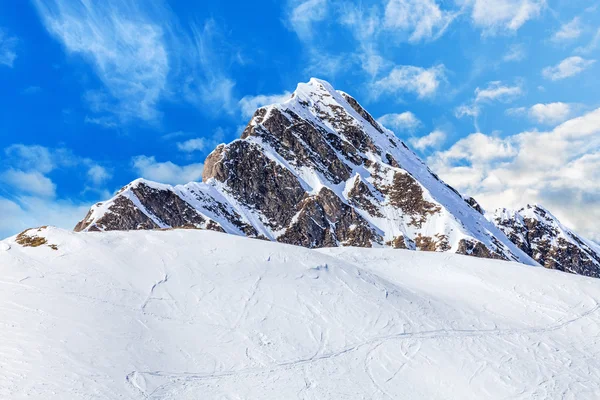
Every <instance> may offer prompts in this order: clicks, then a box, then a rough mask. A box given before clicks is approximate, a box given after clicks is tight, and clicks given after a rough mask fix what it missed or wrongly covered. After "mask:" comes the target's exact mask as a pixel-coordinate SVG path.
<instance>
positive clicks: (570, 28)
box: [551, 17, 582, 43]
mask: <svg viewBox="0 0 600 400" xmlns="http://www.w3.org/2000/svg"><path fill="white" fill-rule="evenodd" d="M581 33H582V29H581V20H580V19H579V17H575V18H573V19H572V20H571V21H569V22H567V23H566V24H563V25H562V26H561V27H560V29H559V30H558V31H556V32H554V34H553V35H552V38H551V40H552V41H553V42H556V43H564V42H567V41H570V40H574V39H577V38H578V37H579V36H580V35H581Z"/></svg>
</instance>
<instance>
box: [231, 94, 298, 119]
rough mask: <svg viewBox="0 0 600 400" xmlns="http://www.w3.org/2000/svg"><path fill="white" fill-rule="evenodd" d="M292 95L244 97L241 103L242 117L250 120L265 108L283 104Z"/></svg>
mask: <svg viewBox="0 0 600 400" xmlns="http://www.w3.org/2000/svg"><path fill="white" fill-rule="evenodd" d="M291 96H292V94H291V93H290V92H288V91H286V92H284V93H282V94H271V95H263V94H261V95H258V96H244V97H243V98H242V99H241V100H240V101H239V105H240V110H241V111H242V117H244V118H250V117H252V115H254V112H255V111H256V110H257V109H258V108H260V107H263V106H267V105H271V104H276V103H283V102H284V101H286V100H288V99H290V97H291Z"/></svg>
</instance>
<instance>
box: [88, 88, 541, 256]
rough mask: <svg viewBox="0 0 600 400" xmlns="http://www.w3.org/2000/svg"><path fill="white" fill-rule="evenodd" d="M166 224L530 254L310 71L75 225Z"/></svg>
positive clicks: (323, 243)
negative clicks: (193, 170)
mask: <svg viewBox="0 0 600 400" xmlns="http://www.w3.org/2000/svg"><path fill="white" fill-rule="evenodd" d="M479 208H480V207H479ZM172 227H194V228H198V229H212V230H218V231H221V232H227V233H230V234H235V235H243V236H250V237H256V238H261V239H268V240H273V241H279V242H284V243H290V244H296V245H301V246H306V247H332V246H360V247H394V248H405V249H411V250H421V251H439V252H442V251H449V252H454V253H460V254H467V255H472V256H478V257H487V258H498V259H505V260H516V261H520V262H523V263H527V264H535V262H534V261H533V260H532V259H531V258H530V257H529V256H527V254H525V253H524V252H523V251H521V250H520V249H519V248H518V247H517V246H515V245H514V244H513V243H512V242H511V241H510V240H508V238H507V237H506V236H505V235H504V234H503V233H502V232H501V231H500V230H498V229H497V228H496V226H495V225H494V224H492V223H490V222H489V221H488V220H487V219H486V218H485V217H484V216H483V215H482V213H481V212H480V210H477V206H476V202H468V200H465V199H463V197H462V196H461V195H460V194H459V193H458V192H457V191H456V190H454V189H453V188H451V187H450V186H448V185H447V184H445V183H444V182H443V181H441V180H440V179H439V177H437V176H436V175H435V174H433V173H432V172H431V171H430V170H429V168H427V166H426V165H425V164H424V163H423V162H422V161H421V160H420V159H419V158H418V157H417V156H416V155H415V154H414V153H413V152H412V151H410V150H409V149H408V147H407V146H406V145H405V144H404V143H403V142H402V141H401V140H399V139H398V138H397V137H396V136H395V135H394V134H393V132H391V131H389V130H387V129H385V128H384V127H382V126H381V125H380V124H379V123H377V122H376V121H375V119H374V118H373V117H372V116H371V115H370V114H369V113H368V112H367V111H366V109H365V108H363V107H362V106H361V105H360V104H359V102H358V101H357V100H356V99H354V98H353V97H351V96H350V95H348V94H347V93H345V92H341V91H337V90H335V89H334V88H333V86H332V85H330V84H329V83H328V82H326V81H323V80H320V79H316V78H312V79H311V80H310V81H309V82H307V83H300V84H299V85H298V87H297V89H296V91H295V92H294V95H293V96H292V97H291V98H290V99H288V100H286V101H284V102H282V103H279V104H273V105H270V106H266V107H262V108H259V109H258V110H257V111H256V112H255V113H254V115H253V116H252V119H251V120H250V122H249V124H248V126H247V127H246V129H245V130H244V132H243V134H242V136H241V138H240V139H237V140H234V141H233V142H231V143H229V144H223V145H219V146H218V147H217V148H216V149H215V150H214V151H213V152H211V153H210V154H209V155H208V157H207V159H206V161H205V163H204V173H203V182H191V183H189V184H187V185H179V186H175V187H172V186H169V185H161V184H157V183H155V182H150V181H146V180H136V181H134V182H132V183H131V184H130V185H128V186H126V187H125V190H123V191H121V192H119V193H118V194H117V195H116V196H115V197H114V198H112V199H110V200H109V201H107V202H104V203H102V204H100V205H97V206H95V207H94V208H93V209H92V210H91V211H90V213H89V214H88V216H87V217H86V218H85V219H84V220H83V221H82V222H80V224H78V226H77V228H76V229H77V230H115V229H119V230H128V229H158V228H172Z"/></svg>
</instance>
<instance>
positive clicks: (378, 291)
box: [0, 228, 600, 400]
mask: <svg viewBox="0 0 600 400" xmlns="http://www.w3.org/2000/svg"><path fill="white" fill-rule="evenodd" d="M37 234H38V235H43V236H44V237H46V239H47V240H48V243H49V244H54V245H56V246H57V247H58V250H52V249H51V248H50V247H48V246H41V247H37V248H23V247H21V246H20V245H18V244H16V243H15V242H14V239H8V240H7V241H4V242H0V248H2V251H0V270H1V274H0V321H1V322H0V323H1V324H2V325H1V327H0V398H10V399H24V398H27V399H65V398H69V399H118V398H121V399H178V400H179V399H198V398H202V399H341V398H343V399H403V398H410V399H482V398H486V399H489V398H491V399H506V398H510V399H535V398H539V399H549V398H552V399H554V398H557V399H558V398H560V399H597V398H600V338H599V333H600V310H599V308H600V306H599V303H600V280H597V279H590V278H584V277H580V276H574V275H569V274H565V273H560V272H557V271H549V270H545V269H542V268H538V267H529V266H524V265H520V264H515V263H508V262H502V261H493V260H483V259H476V258H470V257H463V256H457V255H449V254H434V253H421V252H412V251H402V250H384V249H374V250H371V249H353V248H338V249H323V250H318V251H315V250H308V249H303V248H298V247H293V246H286V245H281V244H277V243H270V242H264V241H260V240H252V239H245V238H240V237H234V236H231V235H224V234H219V233H215V232H209V231H190V230H182V231H162V232H161V231H141V232H110V233H85V234H75V233H71V232H66V231H62V230H58V229H54V228H48V229H45V230H42V231H41V232H40V233H37Z"/></svg>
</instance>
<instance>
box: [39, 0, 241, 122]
mask: <svg viewBox="0 0 600 400" xmlns="http://www.w3.org/2000/svg"><path fill="white" fill-rule="evenodd" d="M33 1H34V4H35V5H36V8H37V10H38V13H39V15H40V17H41V19H42V21H43V22H44V24H45V26H46V29H47V30H48V32H50V33H51V34H52V35H53V36H54V37H55V38H56V39H57V40H58V41H59V42H60V43H62V44H63V46H64V48H65V49H66V51H67V52H68V53H70V54H77V55H80V56H82V57H83V58H84V59H85V60H86V61H87V62H89V63H90V64H91V65H92V66H93V68H94V70H95V72H96V74H97V76H98V78H99V79H100V81H101V82H102V84H103V86H102V87H101V88H96V89H93V90H89V91H88V93H86V96H85V99H86V100H87V101H88V102H89V105H90V107H91V108H92V110H93V111H94V112H95V113H98V114H101V115H102V117H101V118H100V117H99V118H96V117H89V118H88V119H87V122H89V123H98V124H100V125H103V126H106V127H113V126H112V125H114V124H115V123H116V121H115V120H119V121H120V122H129V121H131V120H136V119H137V120H142V121H146V122H150V123H156V122H157V121H158V119H159V118H160V116H161V112H160V110H159V106H160V102H161V101H163V100H165V99H166V100H173V101H180V100H181V99H182V98H183V99H184V100H185V101H187V102H190V103H192V104H194V105H196V106H198V107H199V108H201V109H202V110H203V111H207V112H219V111H222V110H225V111H227V112H230V113H233V112H234V110H233V109H232V106H234V105H236V101H234V99H233V89H234V86H235V81H233V80H232V79H230V78H229V77H228V76H227V74H226V73H225V72H224V71H225V69H226V68H225V65H227V64H230V61H231V60H223V58H224V54H225V53H227V51H228V50H229V45H228V41H227V40H226V38H223V37H221V35H220V30H219V29H218V27H217V25H216V23H215V22H214V21H213V20H208V21H206V22H205V23H204V24H203V25H201V26H200V27H198V26H197V25H192V26H191V28H190V31H189V32H187V31H186V30H185V29H184V27H182V26H180V24H179V23H178V21H177V19H176V17H175V16H174V15H173V14H172V12H171V11H170V10H169V8H168V6H166V5H164V3H163V1H162V0H157V1H154V2H151V3H144V4H141V3H140V2H137V1H134V0H105V1H99V2H91V1H70V0H33ZM238 59H239V57H238ZM107 115H109V116H110V117H109V116H107ZM115 117H116V118H115ZM111 118H112V119H111Z"/></svg>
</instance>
